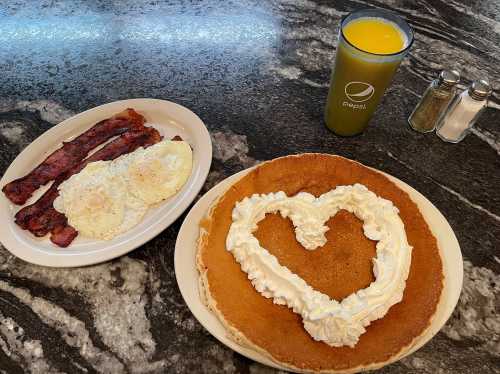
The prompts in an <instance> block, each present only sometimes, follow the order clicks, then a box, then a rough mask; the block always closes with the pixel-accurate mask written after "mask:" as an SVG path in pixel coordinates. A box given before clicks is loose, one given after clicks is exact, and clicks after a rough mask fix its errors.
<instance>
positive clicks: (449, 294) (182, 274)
mask: <svg viewBox="0 0 500 374" xmlns="http://www.w3.org/2000/svg"><path fill="white" fill-rule="evenodd" d="M249 170H250V169H247V170H243V171H241V172H239V173H238V174H235V175H233V176H231V177H229V178H227V179H225V180H224V181H222V182H221V183H219V184H218V185H217V186H215V187H214V188H212V189H211V190H210V191H208V192H207V193H206V194H205V195H204V196H203V197H202V198H201V199H200V200H198V202H197V203H196V205H195V206H194V207H193V208H192V209H191V211H190V212H189V214H188V215H187V216H186V219H185V220H184V222H183V224H182V227H181V229H180V231H179V234H178V236H177V242H176V245H175V257H174V264H175V275H176V277H177V283H178V285H179V289H180V291H181V294H182V296H183V298H184V300H185V302H186V304H187V305H188V307H189V309H191V312H192V313H193V314H194V316H195V317H196V319H197V320H198V321H199V322H200V323H201V324H202V325H203V326H204V327H205V328H206V329H207V330H208V331H209V332H210V333H211V334H212V335H213V336H214V337H215V338H217V339H218V340H219V341H220V342H222V343H223V344H225V345H226V346H228V347H229V348H231V349H233V350H234V351H236V352H238V353H240V354H242V355H244V356H246V357H248V358H251V359H253V360H255V361H258V362H260V363H262V364H265V365H268V366H272V367H275V368H278V369H282V370H289V369H287V368H285V367H282V366H280V365H279V364H277V363H276V362H274V361H272V360H270V359H269V358H268V357H266V356H264V355H262V354H260V353H258V352H256V351H254V350H251V349H248V348H246V347H243V346H241V345H239V344H237V343H235V342H234V341H233V340H231V339H230V338H229V336H228V333H227V332H226V329H225V328H224V326H223V325H222V324H221V323H220V321H219V320H218V319H217V317H216V316H215V315H214V314H213V313H211V312H210V310H209V309H208V308H207V307H206V306H205V305H204V304H203V303H202V301H201V299H200V296H199V289H198V284H199V283H198V270H197V268H196V251H197V239H198V234H199V222H200V220H201V219H202V218H203V217H204V216H205V214H206V213H207V210H208V208H209V207H210V205H211V203H212V202H213V201H214V200H215V199H216V198H217V197H218V196H220V195H221V194H222V193H224V192H225V191H226V189H227V188H228V187H229V186H230V185H232V184H233V183H234V182H236V181H237V180H238V179H239V178H241V177H242V176H243V175H245V174H246V173H248V171H249ZM377 171H379V170H377ZM379 172H380V171H379ZM381 173H382V174H384V175H386V176H387V177H388V178H389V179H390V180H391V181H393V182H394V183H395V184H396V185H397V186H398V187H399V188H401V189H402V190H404V191H406V192H407V193H408V194H409V195H410V197H411V199H412V200H413V201H414V202H415V203H416V204H417V205H418V207H419V209H420V211H421V212H422V214H423V216H424V218H425V220H426V221H427V223H428V224H429V226H430V228H431V230H432V233H433V234H434V236H435V237H436V239H437V241H438V245H439V250H440V255H441V258H442V260H443V270H444V288H443V293H442V295H441V299H440V301H439V304H438V307H437V312H436V314H435V315H434V317H433V320H432V323H431V325H430V327H429V328H428V329H427V330H426V331H425V332H424V333H423V334H422V335H421V336H420V337H419V338H418V339H417V340H416V341H415V342H414V343H413V345H412V346H411V347H409V348H408V349H406V350H405V351H404V352H402V353H401V354H400V355H399V356H397V357H394V358H393V359H392V360H391V361H390V362H395V361H397V360H399V359H401V358H403V357H404V356H407V355H409V354H411V353H413V352H415V351H416V350H417V349H419V348H420V347H422V346H423V345H424V344H425V343H427V342H428V341H429V340H430V339H431V338H432V337H433V336H434V335H435V334H437V332H438V331H439V330H440V329H441V327H443V326H444V324H445V323H446V321H447V320H448V318H449V317H450V315H451V313H452V312H453V309H454V308H455V305H456V304H457V302H458V298H459V296H460V291H461V289H462V279H463V262H462V253H461V252H460V246H459V244H458V241H457V238H456V236H455V234H454V232H453V230H452V229H451V227H450V225H449V224H448V222H447V221H446V219H445V218H444V216H443V215H442V214H441V212H440V211H439V210H438V209H437V208H436V207H435V206H434V205H433V204H432V203H431V202H430V201H429V200H427V199H426V198H425V197H424V196H423V195H422V194H421V193H420V192H418V191H417V190H415V189H414V188H412V187H410V186H409V185H407V184H406V183H404V182H402V181H401V180H399V179H397V178H395V177H393V176H391V175H388V174H386V173H383V172H381ZM386 364H388V363H386ZM381 366H383V365H374V366H371V367H369V368H366V369H376V368H378V367H381ZM359 370H360V368H357V369H356V370H353V371H352V372H357V371H359ZM344 372H345V371H344Z"/></svg>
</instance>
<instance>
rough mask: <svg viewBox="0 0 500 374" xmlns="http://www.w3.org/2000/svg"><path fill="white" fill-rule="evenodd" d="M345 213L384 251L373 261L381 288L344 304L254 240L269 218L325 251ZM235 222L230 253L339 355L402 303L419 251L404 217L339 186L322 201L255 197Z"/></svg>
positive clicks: (262, 289) (302, 196)
mask: <svg viewBox="0 0 500 374" xmlns="http://www.w3.org/2000/svg"><path fill="white" fill-rule="evenodd" d="M341 209H345V210H347V211H348V212H351V213H353V214H354V215H355V216H356V217H358V218H359V219H361V220H363V231H364V234H365V236H366V237H367V238H369V239H371V240H375V241H377V245H376V257H374V258H373V274H374V276H375V281H373V282H372V283H371V284H370V285H369V286H368V287H367V288H365V289H362V290H359V291H357V292H355V293H352V294H351V295H349V296H347V297H346V298H344V299H343V300H341V301H337V300H333V299H331V298H330V297H329V296H328V295H325V294H323V293H321V292H319V291H316V290H314V289H313V288H312V287H311V286H310V285H308V284H307V282H306V281H305V280H304V279H302V278H301V277H299V276H298V275H297V274H295V273H293V272H291V271H290V270H289V269H288V268H287V267H285V266H282V265H280V263H279V261H278V259H277V258H276V257H275V256H274V255H272V254H271V253H269V251H267V250H266V249H265V248H263V247H262V246H261V245H260V244H259V241H258V240H257V238H256V237H255V236H254V235H253V232H254V231H255V230H256V229H257V224H258V222H259V221H261V220H262V219H264V217H265V215H266V213H278V212H279V213H280V214H281V215H282V216H283V217H284V218H290V219H291V221H292V222H293V225H294V227H295V235H296V238H297V240H298V241H299V242H300V243H301V244H302V246H303V247H304V248H305V250H314V249H316V248H318V247H321V246H323V245H324V244H325V243H326V241H327V239H326V236H325V233H326V232H327V231H328V229H329V228H328V226H326V222H327V221H328V220H329V218H330V217H332V216H334V215H335V214H336V213H337V212H338V211H339V210H341ZM232 220H233V222H232V224H231V227H230V229H229V233H228V236H227V238H226V248H227V250H228V251H230V252H231V253H232V254H233V256H234V257H235V259H236V261H238V263H239V264H240V265H241V269H242V270H243V271H244V272H246V273H247V275H248V279H250V281H251V282H252V284H253V286H254V287H255V289H256V290H257V291H258V292H259V293H260V294H261V295H262V296H264V297H267V298H273V300H274V303H276V304H280V305H287V306H288V307H289V308H291V309H292V310H293V311H294V312H295V313H298V314H300V315H301V316H302V321H303V323H304V328H305V329H306V331H307V332H308V333H309V334H310V335H311V336H312V338H313V339H315V340H318V341H323V342H325V343H326V344H328V345H330V346H335V347H339V346H344V345H347V346H350V347H354V346H355V345H356V343H357V342H358V340H359V337H360V336H361V335H362V334H363V333H364V332H365V331H366V329H365V328H366V327H367V326H368V325H369V324H370V323H371V322H372V321H374V320H376V319H379V318H382V317H383V316H384V315H385V314H386V313H387V312H388V310H389V308H390V307H391V306H393V305H394V304H396V303H398V302H400V301H401V300H402V298H403V292H404V288H405V286H406V279H407V278H408V272H409V269H410V263H411V251H412V247H411V246H410V245H409V244H408V240H407V238H406V232H405V228H404V224H403V222H402V221H401V218H400V217H399V211H398V209H397V208H396V207H395V206H394V204H393V203H392V202H391V201H389V200H386V199H383V198H381V197H379V196H377V195H376V194H374V193H373V192H371V191H370V190H368V189H367V188H366V187H365V186H364V185H361V184H355V185H349V186H338V187H337V188H335V189H333V190H331V191H329V192H326V193H324V194H323V195H321V196H320V197H318V198H316V197H314V196H313V195H311V194H309V193H305V192H301V193H299V194H297V195H295V196H292V197H288V196H287V195H286V194H285V193H284V192H282V191H280V192H276V193H269V194H261V195H259V194H254V195H252V196H251V197H246V198H244V199H243V200H242V201H240V202H238V203H236V205H235V207H234V209H233V212H232Z"/></svg>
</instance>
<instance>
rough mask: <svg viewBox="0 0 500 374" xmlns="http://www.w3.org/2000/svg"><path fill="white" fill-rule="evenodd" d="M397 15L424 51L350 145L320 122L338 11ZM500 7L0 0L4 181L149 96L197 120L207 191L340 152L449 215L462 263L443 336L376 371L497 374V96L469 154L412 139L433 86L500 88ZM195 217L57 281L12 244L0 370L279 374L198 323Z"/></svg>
mask: <svg viewBox="0 0 500 374" xmlns="http://www.w3.org/2000/svg"><path fill="white" fill-rule="evenodd" d="M365 7H381V8H387V9H393V10H396V11H397V12H399V13H400V14H402V15H403V16H405V17H406V18H407V19H408V20H409V22H410V24H411V25H412V26H413V27H414V29H415V44H414V46H413V48H412V50H411V52H410V54H409V56H408V57H407V58H406V59H405V60H404V62H403V64H402V66H401V68H400V69H399V72H398V73H397V75H396V77H395V79H394V82H393V84H392V86H391V87H390V89H389V90H388V92H387V94H386V95H385V97H384V99H383V102H382V104H381V105H380V106H379V108H378V110H377V112H376V114H375V116H374V117H373V120H372V123H371V125H370V127H369V128H368V130H367V131H366V132H365V133H364V134H362V135H361V136H358V137H354V138H339V137H336V136H334V135H332V134H331V133H330V132H328V130H326V129H325V127H324V125H323V122H322V111H323V106H324V102H325V98H326V94H327V89H328V77H329V71H330V66H331V62H332V60H333V57H334V55H335V48H336V30H337V27H338V24H339V20H340V18H341V17H342V15H344V14H346V13H347V12H349V11H352V10H354V9H359V8H365ZM499 14H500V2H499V1H492V0H483V1H480V0H467V1H459V0H447V1H442V0H435V1H430V0H427V1H419V2H413V1H408V0H391V1H376V0H373V1H368V2H366V1H364V0H356V1H350V0H341V1H335V2H327V1H323V0H318V1H309V0H299V1H287V0H275V1H270V2H261V1H234V2H225V1H212V2H205V1H194V0H192V1H189V2H177V1H169V2H161V1H150V0H149V1H141V0H134V1H99V0H95V1H90V2H89V1H83V0H82V1H77V0H74V1H57V0H55V1H54V0H43V1H39V2H29V1H25V0H16V1H2V2H0V45H1V47H0V71H1V72H2V84H1V85H0V149H1V152H0V173H2V172H3V171H5V169H6V168H7V166H8V165H9V164H10V162H11V161H12V160H13V159H14V158H15V157H16V155H17V154H18V153H19V152H20V151H21V150H22V149H23V148H24V147H25V146H26V145H27V144H29V143H30V142H31V141H32V140H33V139H35V138H36V137H37V136H38V135H40V134H41V133H43V132H44V131H45V130H47V129H48V128H50V127H51V126H53V125H54V124H57V123H58V122H59V121H61V120H63V119H65V118H67V117H69V116H71V115H72V114H75V113H78V112H80V111H82V110H85V109H88V108H90V107H94V106H96V105H100V104H103V103H106V102H110V101H114V100H118V99H125V98H134V97H155V98H162V99H168V100H172V101H175V102H178V103H180V104H182V105H185V106H187V107H189V108H191V109H192V110H193V111H195V112H196V113H198V114H199V115H200V117H201V118H202V119H203V120H204V121H205V123H206V124H207V126H208V128H209V130H210V131H211V134H212V137H213V141H214V147H215V149H214V161H213V166H212V170H211V173H210V175H209V178H208V180H207V184H206V186H205V188H204V190H207V189H208V188H209V187H210V186H212V185H214V184H215V183H217V182H218V181H220V180H222V179H223V178H225V177H227V176H229V175H231V174H233V173H234V172H236V171H239V170H241V169H243V168H246V167H248V166H251V165H254V164H255V163H257V162H259V160H267V159H271V158H274V157H276V156H281V155H286V154H290V153H298V152H328V153H336V154H340V155H343V156H346V157H350V158H353V159H356V160H359V161H361V162H363V163H365V164H367V165H370V166H373V167H376V168H379V169H381V170H384V171H386V172H388V173H391V174H393V175H395V176H396V177H398V178H400V179H402V180H404V181H406V182H407V183H409V184H411V185H412V186H414V187H415V188H416V189H418V190H419V191H421V192H422V193H423V194H424V195H426V196H427V197H428V198H429V199H430V200H431V201H432V202H433V203H434V204H435V205H436V206H437V207H438V208H439V209H440V210H441V211H442V212H443V214H444V215H445V216H446V217H447V219H448V220H449V222H450V224H451V225H452V227H453V229H454V230H455V232H456V234H457V237H458V239H459V241H460V245H461V247H462V251H463V255H464V259H465V278H464V288H463V292H462V296H461V298H460V302H459V304H458V307H457V309H456V311H455V313H454V314H453V316H452V318H451V319H450V321H449V322H448V323H447V325H446V327H445V328H444V329H443V330H442V331H441V332H440V333H439V334H438V335H437V336H436V337H435V338H434V339H433V340H432V341H431V342H430V343H429V344H428V345H426V346H425V347H424V348H422V349H421V350H419V351H418V352H417V353H415V354H413V355H412V356H410V357H408V358H405V359H403V360H402V361H401V362H399V363H396V364H393V365H390V366H389V367H386V368H384V369H383V370H381V371H380V372H381V373H386V374H393V373H415V374H416V373H432V374H434V373H467V374H470V373H500V369H499V368H500V311H499V309H500V298H499V293H500V292H499V291H500V278H499V273H500V242H499V238H500V193H499V187H498V186H499V185H500V126H499V124H500V123H499V122H500V116H499V112H498V111H497V109H498V108H499V103H500V91H499V90H498V89H497V90H495V92H494V95H493V99H492V101H491V104H490V106H491V108H489V109H488V110H487V111H486V113H485V114H484V115H483V116H482V117H481V118H480V120H479V122H478V123H477V126H476V128H475V129H474V131H473V132H472V134H470V135H469V136H468V137H467V138H466V139H465V140H464V141H463V142H462V143H460V144H457V145H450V144H445V143H443V142H441V141H440V140H439V139H438V138H437V137H436V136H435V135H432V134H427V135H421V134H418V133H415V132H413V131H411V130H410V129H409V127H408V126H407V124H406V118H407V117H408V115H409V113H410V112H411V110H412V108H413V107H414V105H415V104H416V103H417V101H418V100H419V97H420V95H421V93H422V92H423V90H424V89H425V87H426V86H427V85H428V83H429V81H430V79H432V78H433V77H435V76H436V75H437V73H438V71H439V69H441V68H443V67H456V68H459V69H460V70H461V71H462V74H463V76H464V78H465V81H466V82H470V80H472V79H476V78H483V77H488V78H489V79H490V80H491V82H493V84H494V85H495V86H496V87H499V86H498V83H499V79H500V70H499V66H500V15H499ZM183 218H184V216H182V217H181V218H179V219H178V220H177V221H176V222H175V223H174V224H173V225H172V226H171V227H169V228H168V229H167V230H165V231H164V232H163V233H162V234H160V235H159V236H158V237H157V238H155V239H154V240H152V241H151V242H149V243H147V244H146V245H144V246H143V247H141V248H139V249H137V250H135V251H134V252H132V253H131V254H129V255H128V256H125V257H122V258H120V259H116V260H114V261H111V262H108V263H105V264H101V265H98V266H92V267H86V268H79V269H47V268H42V267H38V266H33V265H30V264H27V263H25V262H23V261H21V260H18V259H16V258H14V257H13V256H12V255H10V253H9V252H7V251H6V250H5V249H4V248H1V247H0V348H1V349H0V372H2V373H18V372H31V373H63V372H64V373H122V372H126V373H163V372H169V373H198V372H200V373H222V372H224V373H273V372H274V371H273V370H271V369H269V368H266V367H263V366H261V365H259V364H256V363H253V362H251V361H249V360H247V359H246V358H243V357H241V356H239V355H238V354H235V353H233V352H232V351H231V350H229V349H227V348H225V347H224V346H222V345H221V344H220V343H218V342H217V341H216V340H215V339H214V338H212V337H211V336H210V335H209V334H208V333H207V332H206V331H205V330H204V329H203V328H202V327H201V326H200V325H199V324H198V323H197V321H196V320H195V319H194V318H193V316H192V315H191V313H190V312H189V310H188V308H187V307H186V306H185V304H184V303H183V300H182V298H181V295H180V293H179V290H178V288H177V285H176V281H175V275H174V269H173V251H174V243H175V238H176V234H177V231H178V229H179V227H180V224H181V222H182V220H183Z"/></svg>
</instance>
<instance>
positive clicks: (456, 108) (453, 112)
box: [436, 80, 492, 143]
mask: <svg viewBox="0 0 500 374" xmlns="http://www.w3.org/2000/svg"><path fill="white" fill-rule="evenodd" d="M491 92H492V89H491V86H490V84H489V83H488V82H487V81H485V80H477V81H474V82H473V83H472V85H471V86H470V87H469V89H468V90H465V91H464V92H462V93H461V94H460V95H458V96H457V97H456V98H455V99H454V100H453V102H452V103H451V105H450V109H449V110H448V111H447V112H446V114H445V115H444V116H443V117H442V118H441V120H440V122H439V124H438V127H437V131H436V133H437V135H438V136H439V137H440V138H441V139H442V140H444V141H446V142H450V143H458V142H460V141H461V140H462V139H463V138H465V136H466V135H467V134H468V133H469V130H470V128H471V127H472V126H473V125H474V123H475V122H476V120H477V119H478V117H479V115H480V114H481V112H482V111H483V110H484V109H485V108H486V106H487V104H488V96H490V94H491Z"/></svg>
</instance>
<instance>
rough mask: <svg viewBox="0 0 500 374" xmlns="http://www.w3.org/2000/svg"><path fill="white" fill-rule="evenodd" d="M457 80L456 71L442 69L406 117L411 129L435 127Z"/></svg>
mask: <svg viewBox="0 0 500 374" xmlns="http://www.w3.org/2000/svg"><path fill="white" fill-rule="evenodd" d="M459 80H460V73H459V72H458V71H456V70H443V71H442V72H441V73H440V74H439V77H438V78H437V79H434V80H433V81H432V82H431V84H430V86H429V87H428V88H427V90H425V92H424V94H423V96H422V99H421V100H420V102H419V103H418V104H417V106H416V107H415V109H414V110H413V112H412V113H411V114H410V117H409V118H408V123H409V124H410V126H411V127H412V129H413V130H415V131H418V132H422V133H425V132H430V131H433V130H434V129H435V127H436V125H437V123H438V122H439V119H440V118H441V116H442V114H443V113H444V112H445V111H446V109H447V108H448V106H449V104H450V102H451V101H452V99H453V98H454V97H455V94H456V84H457V83H458V82H459Z"/></svg>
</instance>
